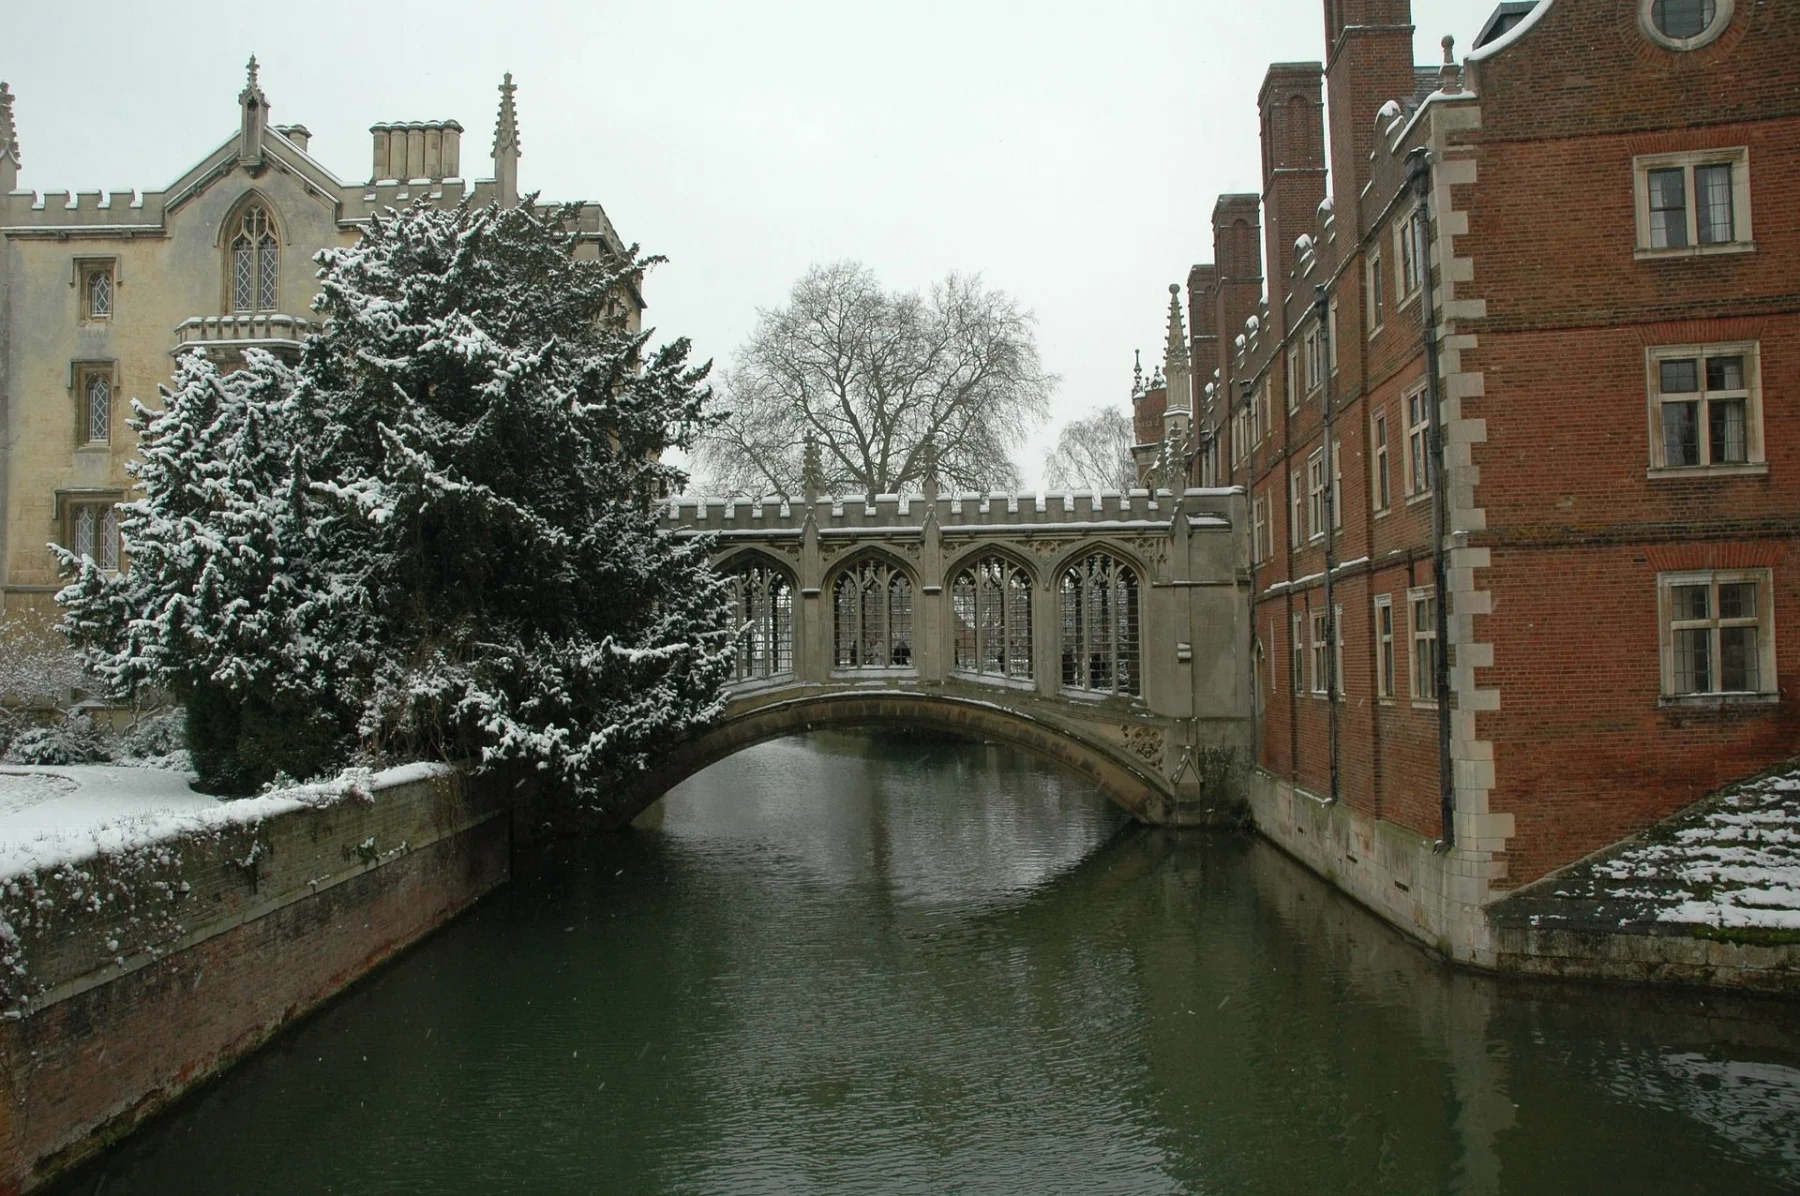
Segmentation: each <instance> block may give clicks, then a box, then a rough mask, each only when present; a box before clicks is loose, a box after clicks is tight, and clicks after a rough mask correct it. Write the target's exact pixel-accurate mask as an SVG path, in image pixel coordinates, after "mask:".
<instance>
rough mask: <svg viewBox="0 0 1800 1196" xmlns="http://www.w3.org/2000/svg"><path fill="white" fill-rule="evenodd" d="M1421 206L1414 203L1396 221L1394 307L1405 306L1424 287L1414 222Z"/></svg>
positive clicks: (1416, 296)
mask: <svg viewBox="0 0 1800 1196" xmlns="http://www.w3.org/2000/svg"><path fill="white" fill-rule="evenodd" d="M1418 211H1419V207H1418V205H1417V204H1414V205H1413V206H1412V207H1410V208H1408V209H1407V210H1406V212H1405V213H1403V214H1402V215H1401V217H1400V219H1398V220H1396V221H1395V222H1394V307H1395V308H1396V309H1398V308H1402V307H1405V306H1406V305H1407V304H1409V303H1411V302H1412V301H1413V300H1414V299H1416V298H1418V296H1419V292H1420V291H1421V290H1423V289H1424V278H1425V276H1424V273H1423V266H1422V264H1421V263H1420V262H1419V260H1418V256H1419V245H1418V238H1417V237H1415V236H1414V235H1413V223H1414V220H1415V219H1416V217H1417V214H1418Z"/></svg>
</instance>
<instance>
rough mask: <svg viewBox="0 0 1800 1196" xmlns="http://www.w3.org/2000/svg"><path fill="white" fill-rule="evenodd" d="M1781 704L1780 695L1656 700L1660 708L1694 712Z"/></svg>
mask: <svg viewBox="0 0 1800 1196" xmlns="http://www.w3.org/2000/svg"><path fill="white" fill-rule="evenodd" d="M1780 702H1781V695H1780V694H1779V693H1771V694H1758V693H1722V694H1664V695H1663V696H1662V697H1660V698H1658V699H1656V704H1657V705H1658V706H1662V707H1665V708H1670V707H1674V708H1680V707H1687V708H1688V709H1693V710H1722V709H1724V708H1725V707H1727V706H1774V705H1778V704H1779V703H1780Z"/></svg>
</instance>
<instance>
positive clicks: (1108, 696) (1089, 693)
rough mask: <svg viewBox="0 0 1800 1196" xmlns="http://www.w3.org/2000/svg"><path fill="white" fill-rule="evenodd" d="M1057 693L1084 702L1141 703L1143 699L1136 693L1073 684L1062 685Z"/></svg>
mask: <svg viewBox="0 0 1800 1196" xmlns="http://www.w3.org/2000/svg"><path fill="white" fill-rule="evenodd" d="M1056 692H1057V694H1058V695H1060V696H1062V697H1065V698H1074V699H1076V700H1077V701H1082V702H1113V701H1122V702H1131V703H1134V704H1141V703H1142V702H1143V699H1142V698H1140V697H1138V696H1137V695H1136V694H1122V693H1117V692H1115V691H1113V690H1110V689H1077V688H1075V687H1074V686H1072V685H1064V686H1060V687H1059V688H1058V689H1057V691H1056Z"/></svg>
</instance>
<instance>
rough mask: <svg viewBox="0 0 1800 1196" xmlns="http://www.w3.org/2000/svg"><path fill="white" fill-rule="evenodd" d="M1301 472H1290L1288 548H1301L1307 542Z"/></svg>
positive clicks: (1293, 470) (1292, 470)
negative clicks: (1302, 502) (1302, 517)
mask: <svg viewBox="0 0 1800 1196" xmlns="http://www.w3.org/2000/svg"><path fill="white" fill-rule="evenodd" d="M1302 497H1303V496H1302V494H1301V491H1300V471H1299V470H1297V469H1290V470H1288V547H1289V548H1299V547H1300V545H1301V544H1303V543H1305V541H1306V524H1305V523H1304V521H1303V520H1302V519H1301V516H1302V515H1303V514H1304V510H1303V508H1302V506H1301V499H1302Z"/></svg>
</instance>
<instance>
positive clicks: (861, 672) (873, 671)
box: [831, 665, 919, 681]
mask: <svg viewBox="0 0 1800 1196" xmlns="http://www.w3.org/2000/svg"><path fill="white" fill-rule="evenodd" d="M918 675H919V670H918V669H916V668H914V667H913V666H912V665H883V666H879V667H877V666H873V665H871V666H870V667H868V668H863V669H832V670H831V679H832V680H833V681H855V680H858V679H859V678H864V677H867V678H872V679H880V678H883V677H917V676H918Z"/></svg>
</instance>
